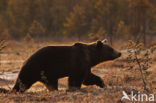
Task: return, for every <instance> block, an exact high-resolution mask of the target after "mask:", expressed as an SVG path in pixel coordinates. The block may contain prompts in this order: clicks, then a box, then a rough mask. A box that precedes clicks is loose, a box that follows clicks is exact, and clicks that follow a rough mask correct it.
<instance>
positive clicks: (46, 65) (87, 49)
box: [13, 41, 121, 92]
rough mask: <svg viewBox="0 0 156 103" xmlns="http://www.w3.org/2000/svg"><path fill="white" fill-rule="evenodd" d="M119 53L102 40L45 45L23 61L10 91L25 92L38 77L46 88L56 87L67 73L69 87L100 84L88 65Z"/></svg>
mask: <svg viewBox="0 0 156 103" xmlns="http://www.w3.org/2000/svg"><path fill="white" fill-rule="evenodd" d="M120 55H121V53H119V52H117V51H115V50H114V49H113V48H112V47H110V46H108V45H107V44H103V43H102V42H101V41H98V42H97V43H92V44H83V43H75V44H74V45H73V46H47V47H44V48H42V49H40V50H39V51H37V52H36V53H35V54H33V55H32V56H31V57H30V58H29V59H28V60H27V61H26V63H25V64H24V65H23V67H22V68H21V71H20V73H19V75H18V78H17V80H16V84H15V86H14V87H13V91H17V92H24V91H25V90H27V89H29V88H30V87H31V85H32V84H33V83H35V82H37V81H40V82H42V83H44V84H45V85H46V86H47V88H48V89H49V90H57V89H58V79H59V78H62V77H66V76H68V77H69V80H68V85H69V89H74V88H77V89H79V88H81V85H82V84H85V85H94V84H95V85H97V86H99V87H101V88H103V87H105V85H104V82H103V80H102V79H101V78H100V77H98V76H96V75H94V74H93V73H91V67H93V66H95V65H97V64H99V63H100V62H103V61H108V60H113V59H115V58H118V57H120Z"/></svg>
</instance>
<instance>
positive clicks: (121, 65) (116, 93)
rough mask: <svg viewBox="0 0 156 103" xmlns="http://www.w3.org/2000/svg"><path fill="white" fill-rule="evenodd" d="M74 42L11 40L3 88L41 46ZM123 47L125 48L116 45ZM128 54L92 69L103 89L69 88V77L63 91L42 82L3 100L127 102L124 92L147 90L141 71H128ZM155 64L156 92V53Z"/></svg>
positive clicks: (153, 85) (154, 83) (1, 69)
mask: <svg viewBox="0 0 156 103" xmlns="http://www.w3.org/2000/svg"><path fill="white" fill-rule="evenodd" d="M71 44H72V42H61V43H59V42H58V43H57V42H39V43H35V42H24V41H11V40H10V41H8V42H7V47H6V48H5V49H4V50H3V51H2V52H1V53H0V54H1V56H0V88H6V89H8V90H9V89H11V88H12V86H13V84H14V83H15V79H16V77H14V76H12V77H10V78H9V79H8V78H7V77H6V76H5V75H4V74H5V73H8V74H17V73H18V72H19V70H20V67H21V66H22V64H23V61H24V60H26V59H27V58H28V57H29V56H30V55H31V54H33V53H34V52H35V51H36V50H38V49H39V48H42V47H44V46H47V45H71ZM115 48H117V49H120V48H121V47H115ZM126 55H127V53H123V55H122V57H121V58H119V59H117V60H115V61H109V62H105V63H101V64H99V65H97V66H95V67H93V69H92V72H93V73H95V74H97V75H98V76H100V77H101V78H103V80H104V81H105V84H106V85H107V88H105V89H101V88H98V87H96V86H87V87H86V86H82V89H80V90H78V91H75V92H69V91H66V89H67V88H68V87H67V78H62V79H60V80H59V91H53V92H48V91H47V90H46V88H45V87H44V86H43V84H41V83H39V82H38V83H36V84H34V85H33V86H32V87H31V89H29V90H28V91H27V92H25V93H23V94H18V93H17V94H14V93H0V95H1V96H0V103H16V102H17V103H21V102H22V103H28V102H30V103H125V102H126V103H127V102H128V101H121V98H122V96H123V94H122V91H123V90H124V91H126V92H127V93H128V92H130V91H131V90H132V89H133V90H135V91H141V92H143V86H142V81H141V78H140V76H139V75H140V74H139V72H136V71H133V70H128V69H127V63H126V61H125V58H126ZM152 58H153V64H152V66H151V68H149V70H148V71H149V72H151V74H150V75H149V77H148V80H147V81H148V83H147V84H148V88H150V90H151V91H150V92H149V93H155V94H156V77H155V75H156V70H155V68H156V55H152Z"/></svg>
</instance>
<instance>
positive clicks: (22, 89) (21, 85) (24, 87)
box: [12, 78, 35, 93]
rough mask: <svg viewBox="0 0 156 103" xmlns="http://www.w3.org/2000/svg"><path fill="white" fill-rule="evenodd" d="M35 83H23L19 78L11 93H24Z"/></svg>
mask: <svg viewBox="0 0 156 103" xmlns="http://www.w3.org/2000/svg"><path fill="white" fill-rule="evenodd" d="M33 83H35V81H30V80H29V81H23V80H20V79H19V78H18V79H17V81H16V84H15V86H14V87H13V89H12V91H13V92H21V93H23V92H25V91H26V90H27V89H29V88H30V87H31V85H32V84H33Z"/></svg>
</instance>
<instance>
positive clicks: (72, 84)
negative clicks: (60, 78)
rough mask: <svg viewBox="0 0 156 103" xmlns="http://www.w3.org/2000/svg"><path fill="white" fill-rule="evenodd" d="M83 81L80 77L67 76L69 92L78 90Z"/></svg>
mask: <svg viewBox="0 0 156 103" xmlns="http://www.w3.org/2000/svg"><path fill="white" fill-rule="evenodd" d="M83 80H84V76H81V75H72V76H69V79H68V86H69V90H71V91H74V90H77V89H80V88H81V85H82V82H83Z"/></svg>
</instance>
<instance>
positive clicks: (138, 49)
mask: <svg viewBox="0 0 156 103" xmlns="http://www.w3.org/2000/svg"><path fill="white" fill-rule="evenodd" d="M126 47H127V50H128V56H127V63H128V69H129V70H136V71H139V72H140V75H141V79H142V82H143V86H144V90H148V89H147V86H146V85H147V77H148V75H149V74H150V73H149V72H148V71H147V70H148V69H149V68H150V67H151V64H152V58H151V54H152V53H154V51H155V50H156V47H155V46H154V47H151V49H144V48H143V44H142V43H139V44H137V43H135V42H133V41H129V42H128V44H127V46H126Z"/></svg>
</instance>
